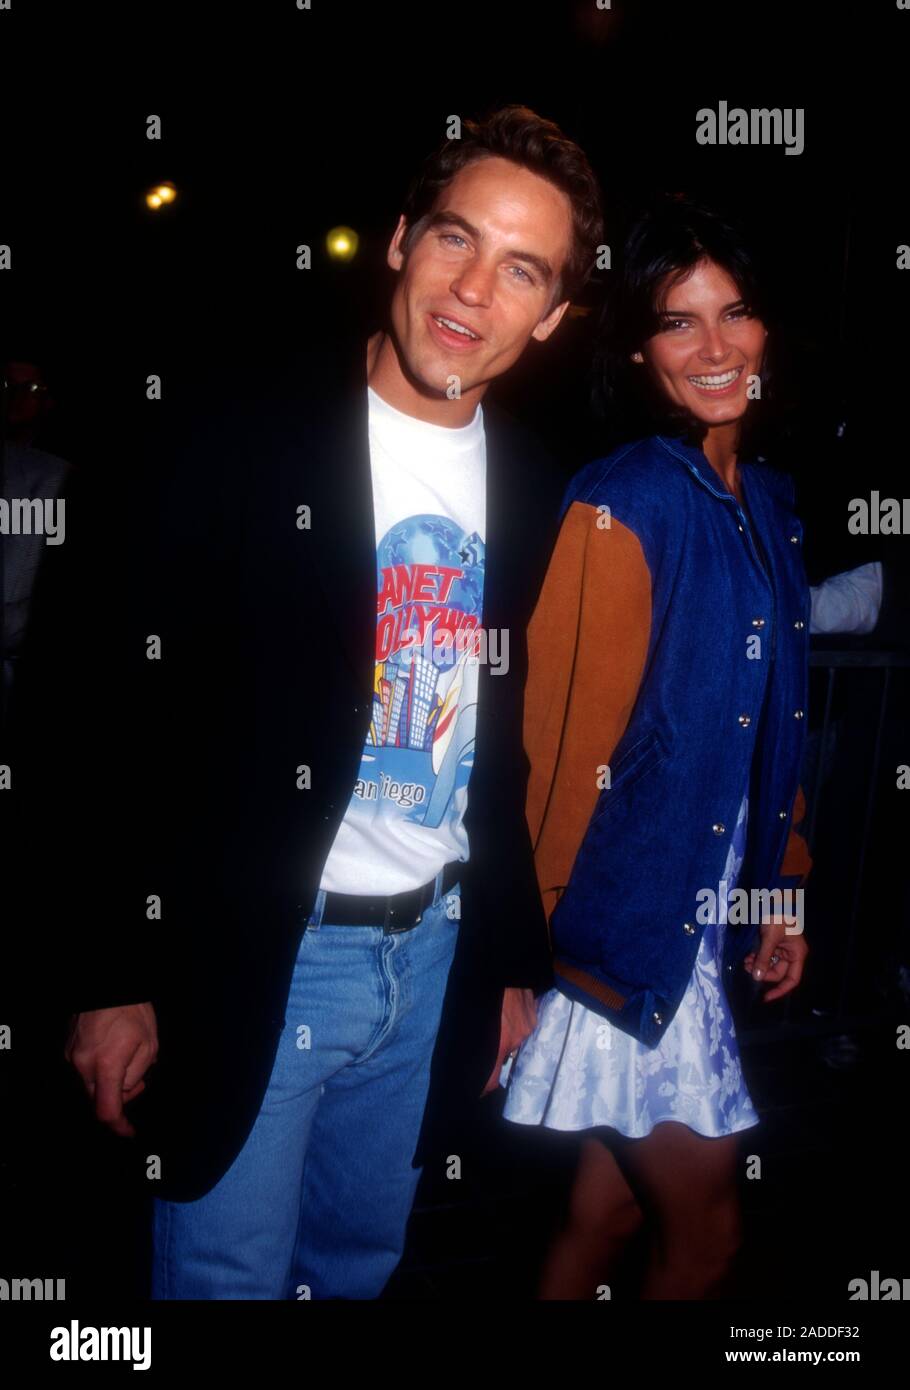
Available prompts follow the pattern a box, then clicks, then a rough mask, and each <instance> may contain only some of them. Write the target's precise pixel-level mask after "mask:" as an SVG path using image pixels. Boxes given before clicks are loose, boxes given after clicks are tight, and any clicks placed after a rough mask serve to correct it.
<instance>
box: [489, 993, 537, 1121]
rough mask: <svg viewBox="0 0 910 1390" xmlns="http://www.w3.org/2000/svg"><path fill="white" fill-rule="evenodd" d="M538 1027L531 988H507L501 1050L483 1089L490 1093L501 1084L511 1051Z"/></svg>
mask: <svg viewBox="0 0 910 1390" xmlns="http://www.w3.org/2000/svg"><path fill="white" fill-rule="evenodd" d="M536 1027H537V1006H536V1004H535V1003H534V991H533V990H531V989H511V988H510V989H507V990H506V992H505V994H504V995H503V999H502V1021H501V1023H500V1027H499V1051H498V1053H497V1054H496V1065H495V1066H494V1068H493V1070H492V1072H491V1073H490V1079H489V1081H488V1082H487V1084H486V1086H484V1088H483V1090H482V1091H481V1093H480V1094H481V1095H483V1096H485V1095H488V1094H489V1092H490V1091H495V1090H496V1087H497V1086H498V1085H499V1073H500V1072H501V1071H502V1065H503V1062H504V1061H505V1059H506V1057H508V1055H509V1053H510V1052H516V1051H517V1050H518V1048H519V1047H520V1046H521V1044H522V1043H523V1042H524V1040H525V1038H527V1037H529V1036H530V1034H531V1033H533V1032H534V1029H535V1028H536Z"/></svg>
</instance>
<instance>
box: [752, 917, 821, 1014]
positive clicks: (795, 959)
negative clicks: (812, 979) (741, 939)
mask: <svg viewBox="0 0 910 1390" xmlns="http://www.w3.org/2000/svg"><path fill="white" fill-rule="evenodd" d="M795 920H796V919H795V918H793V917H789V918H786V917H772V919H771V921H770V922H765V923H764V925H763V926H762V928H761V945H760V946H759V948H758V952H757V953H756V952H755V951H750V952H749V954H748V955H747V956H746V958H745V960H744V961H743V966H744V968H745V969H746V970H748V972H749V974H750V975H751V976H752V978H753V980H761V981H767V982H768V983H769V984H773V985H774V988H773V989H769V990H767V991H766V992H765V995H764V998H763V1001H762V1002H763V1003H765V1004H770V1003H771V1000H772V999H780V998H781V997H782V995H784V994H789V993H790V991H791V990H792V989H796V986H797V985H798V984H799V982H800V980H801V979H802V975H803V967H804V966H805V963H806V957H807V955H808V954H809V947H808V946H807V945H806V938H805V937H804V936H803V935H802V933H799V934H794V935H792V936H788V935H787V925H788V924H789V925H790V926H791V927H792V926H793V925H794V924H795Z"/></svg>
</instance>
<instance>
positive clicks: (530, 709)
mask: <svg viewBox="0 0 910 1390" xmlns="http://www.w3.org/2000/svg"><path fill="white" fill-rule="evenodd" d="M741 478H742V491H743V495H744V498H745V503H746V506H745V509H744V508H743V507H741V506H740V504H739V502H738V501H737V499H736V498H735V497H734V496H733V495H732V494H731V493H729V492H728V491H727V490H726V488H725V486H724V484H723V482H722V480H721V479H720V477H719V475H718V474H717V473H715V471H714V469H713V468H712V467H711V466H710V464H709V463H708V461H707V459H706V458H705V456H704V454H703V453H702V452H701V450H700V449H697V448H693V447H691V446H690V445H688V444H685V443H683V442H681V441H679V440H676V439H672V438H668V437H663V436H656V437H653V438H649V439H645V440H639V441H637V442H635V443H633V444H630V445H628V446H626V447H624V448H622V449H620V450H618V451H616V452H615V453H613V454H611V455H610V456H609V457H607V458H604V459H598V460H596V461H595V462H594V463H591V464H589V465H588V466H587V467H586V468H584V469H583V470H582V471H581V472H580V473H578V474H577V475H576V477H575V478H574V479H573V480H572V482H571V483H570V485H569V488H568V491H567V493H566V495H565V497H564V499H563V504H562V509H561V529H560V534H559V539H558V541H557V544H556V548H555V550H554V553H553V556H552V559H551V562H550V566H549V570H548V573H547V578H546V580H545V583H544V587H543V589H542V591H541V595H540V598H539V601H538V604H537V608H536V609H535V613H534V616H533V618H532V621H531V625H530V628H529V634H528V640H529V667H530V669H529V680H528V687H527V691H526V702H525V717H524V735H525V748H526V751H527V754H528V758H529V762H530V765H531V771H530V779H529V790H528V808H527V809H528V822H529V826H530V829H531V836H532V841H533V843H534V846H535V862H536V866H537V873H538V885H539V887H540V891H541V895H542V898H543V901H544V907H545V910H546V911H547V916H548V921H549V927H550V938H551V946H552V949H553V954H554V972H555V975H556V980H557V984H558V987H559V988H560V990H562V991H563V992H564V993H565V994H566V995H568V996H569V997H570V998H573V999H578V1000H579V1001H580V1002H582V1003H583V1004H585V1005H586V1006H587V1007H588V1008H590V1009H593V1010H595V1011H596V1012H598V1013H600V1014H601V1015H603V1016H604V1017H606V1018H608V1019H609V1020H610V1021H611V1022H612V1023H614V1024H615V1025H616V1026H617V1027H619V1028H621V1029H623V1030H624V1031H625V1032H627V1033H630V1034H632V1035H633V1036H634V1037H636V1038H638V1039H639V1040H640V1041H641V1042H643V1043H645V1044H647V1045H648V1046H650V1047H655V1046H657V1044H658V1042H659V1041H660V1038H661V1036H662V1035H663V1032H664V1030H665V1029H666V1028H667V1027H668V1026H669V1024H670V1022H671V1020H672V1018H673V1016H674V1014H675V1012H676V1010H677V1008H678V1006H679V1004H680V1002H681V1000H682V998H683V995H684V993H685V990H686V987H687V985H688V981H689V977H690V975H691V973H692V969H693V966H694V964H695V958H696V955H697V952H698V947H699V941H700V939H701V935H702V932H703V930H704V926H703V924H702V923H700V922H699V916H703V915H704V914H703V913H702V914H700V913H699V912H698V905H699V903H700V902H703V901H704V899H703V898H700V897H697V896H696V895H697V894H699V893H700V891H701V890H704V889H712V890H713V891H715V892H717V891H718V885H719V881H720V880H721V878H722V875H723V869H724V865H725V862H726V858H727V851H728V848H729V846H730V840H731V836H732V833H733V829H734V826H735V824H736V819H737V813H738V810H739V806H740V803H741V801H742V798H743V795H744V794H746V793H748V795H749V832H748V840H747V850H746V861H745V864H744V868H743V875H742V876H741V878H740V881H739V885H738V886H739V887H741V888H743V887H744V888H747V889H748V888H765V889H768V888H770V889H773V888H794V887H796V886H797V885H798V884H800V883H801V882H802V881H803V880H804V878H805V874H806V873H807V872H808V868H809V865H810V862H811V861H810V860H809V858H808V853H807V850H806V846H805V843H804V841H803V840H802V839H801V837H799V836H798V835H797V834H796V833H795V832H794V830H793V823H794V821H795V822H797V823H798V821H799V820H800V819H801V816H802V813H803V810H804V801H803V797H802V792H801V790H800V788H799V768H800V757H801V751H802V747H803V738H804V731H805V727H806V721H805V714H806V704H807V675H808V672H807V667H808V636H809V626H808V624H809V590H808V585H807V582H806V578H805V573H804V569H803V562H802V526H801V524H800V522H799V520H798V519H797V517H796V515H795V514H794V511H793V486H792V482H791V481H790V480H789V479H788V478H787V477H785V476H784V475H782V474H779V473H777V472H775V471H774V470H773V469H771V468H770V467H767V466H766V465H764V464H762V463H744V464H742V466H741ZM756 537H758V538H759V540H760V545H757V544H756ZM757 936H758V928H757V926H755V925H754V924H753V925H750V926H734V925H732V924H731V925H729V926H728V927H727V931H726V938H725V948H724V950H725V957H724V968H725V971H726V972H730V973H731V972H732V971H733V969H734V966H735V965H736V964H737V963H738V962H740V961H741V960H742V958H743V957H744V956H745V955H746V953H747V952H748V951H749V950H750V949H751V948H752V947H753V946H754V944H755V941H756V939H757Z"/></svg>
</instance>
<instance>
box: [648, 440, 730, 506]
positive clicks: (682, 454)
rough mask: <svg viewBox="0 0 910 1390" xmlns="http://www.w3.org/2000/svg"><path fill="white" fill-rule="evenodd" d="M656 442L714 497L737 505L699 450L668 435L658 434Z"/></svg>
mask: <svg viewBox="0 0 910 1390" xmlns="http://www.w3.org/2000/svg"><path fill="white" fill-rule="evenodd" d="M657 442H658V444H660V445H661V446H662V447H663V448H664V449H666V451H667V453H669V454H672V455H673V456H674V458H678V459H680V460H681V461H682V462H683V463H684V464H685V465H686V467H687V468H688V470H689V472H690V473H692V474H693V476H694V477H695V478H697V479H698V481H699V482H700V483H701V485H702V486H703V487H706V488H707V489H708V491H709V492H710V493H713V495H714V496H715V497H722V498H723V499H724V500H725V501H730V502H733V503H735V504H736V505H737V506H738V505H739V504H738V503H737V501H736V498H735V497H734V496H733V493H732V492H728V491H727V489H726V488H725V487H724V485H723V482H722V481H721V479H720V477H719V476H718V474H717V473H716V472H715V471H714V469H713V468H712V467H711V465H710V463H709V462H708V460H707V459H706V458H705V456H704V454H703V452H702V450H701V449H696V448H695V447H694V446H693V445H691V444H686V443H685V442H684V441H683V440H682V439H672V438H670V437H669V436H668V435H663V434H659V435H658V436H657Z"/></svg>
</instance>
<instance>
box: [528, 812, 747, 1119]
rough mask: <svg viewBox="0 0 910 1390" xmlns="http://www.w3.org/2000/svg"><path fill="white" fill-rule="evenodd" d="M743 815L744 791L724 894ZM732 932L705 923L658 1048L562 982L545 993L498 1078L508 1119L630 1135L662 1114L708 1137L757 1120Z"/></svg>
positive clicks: (739, 849) (736, 866)
mask: <svg viewBox="0 0 910 1390" xmlns="http://www.w3.org/2000/svg"><path fill="white" fill-rule="evenodd" d="M747 814H748V799H747V798H746V797H744V798H743V801H742V805H741V806H740V809H739V816H738V817H737V822H736V829H735V831H734V834H733V839H732V842H731V845H730V849H729V852H728V855H727V863H726V866H725V869H724V873H723V879H724V881H725V882H726V884H727V891H728V892H732V890H733V888H734V887H735V885H736V880H737V878H738V876H739V872H740V870H741V868H742V861H743V855H744V852H745V842H746V819H747ZM717 915H718V914H715V913H712V917H713V918H716V916H717ZM719 915H720V916H722V917H726V913H725V912H724V913H721V914H719ZM726 931H727V926H726V924H725V923H723V922H721V923H718V922H717V921H716V920H712V921H711V922H710V923H709V924H708V925H706V926H705V929H704V933H703V935H702V938H701V942H700V943H699V948H698V955H697V957H696V960H695V966H694V968H693V971H692V976H691V978H690V980H689V986H688V988H687V990H686V993H685V995H684V997H683V1000H682V1003H681V1004H680V1006H679V1008H678V1010H677V1011H676V1014H675V1015H674V1017H673V1019H672V1021H671V1023H670V1025H669V1027H668V1028H667V1029H666V1031H665V1032H664V1035H663V1037H662V1038H661V1040H660V1043H659V1044H658V1046H657V1047H655V1048H650V1047H646V1046H645V1044H644V1043H641V1042H639V1041H638V1039H637V1038H633V1037H632V1036H631V1035H630V1034H628V1033H624V1032H623V1031H622V1030H621V1029H619V1028H616V1027H614V1026H613V1024H611V1023H610V1022H608V1020H607V1019H605V1018H604V1017H603V1016H602V1015H601V1014H598V1013H594V1012H593V1011H592V1010H591V1009H588V1008H585V1006H584V1005H583V1004H579V1003H578V1002H577V1001H575V1000H572V999H569V998H567V997H566V995H564V994H561V993H560V991H559V990H558V989H552V990H550V991H549V992H548V993H547V994H545V995H543V996H542V997H541V998H540V999H539V1000H538V1001H537V1027H536V1028H535V1030H534V1032H533V1033H532V1034H531V1035H530V1037H528V1038H526V1039H525V1042H524V1043H523V1045H522V1047H521V1049H520V1051H519V1053H518V1056H517V1057H516V1058H515V1060H514V1062H513V1063H512V1065H511V1069H509V1067H508V1064H507V1065H506V1067H504V1068H503V1071H502V1074H501V1076H500V1081H501V1082H502V1084H505V1085H507V1086H508V1091H507V1094H506V1101H505V1108H504V1110H503V1114H504V1115H505V1118H506V1119H507V1120H512V1121H514V1122H515V1123H517V1124H525V1125H541V1124H542V1125H547V1126H548V1127H549V1128H551V1129H562V1130H579V1129H592V1128H596V1127H598V1126H602V1125H603V1126H609V1127H610V1128H612V1129H616V1130H619V1132H620V1133H621V1134H625V1135H627V1136H628V1137H629V1138H633V1139H639V1138H642V1137H643V1136H644V1135H645V1134H650V1132H651V1130H652V1129H653V1128H654V1126H655V1125H657V1124H660V1123H661V1121H663V1120H676V1121H678V1122H679V1123H680V1124H684V1125H687V1126H688V1127H689V1129H693V1130H695V1132H696V1133H697V1134H703V1135H705V1136H707V1137H711V1138H715V1137H719V1136H720V1135H723V1134H735V1133H736V1132H737V1131H739V1130H743V1129H749V1128H751V1127H752V1126H753V1125H756V1124H758V1123H759V1118H758V1115H757V1114H756V1112H755V1108H754V1106H753V1104H752V1100H751V1098H750V1096H749V1092H748V1090H747V1089H746V1084H745V1081H744V1080H743V1074H742V1067H741V1065H740V1058H739V1047H738V1045H737V1041H736V1031H735V1029H734V1026H733V1018H732V1015H731V1012H730V1005H729V1003H728V1002H727V997H726V993H725V991H724V986H723V954H724V935H725V933H726ZM506 1078H508V1079H507V1080H506Z"/></svg>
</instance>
